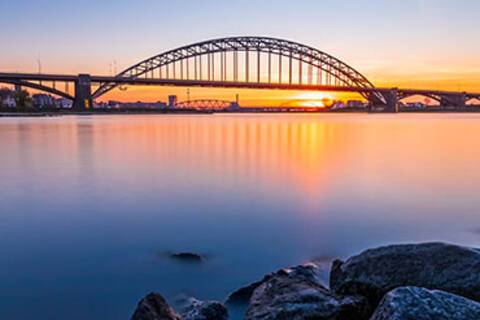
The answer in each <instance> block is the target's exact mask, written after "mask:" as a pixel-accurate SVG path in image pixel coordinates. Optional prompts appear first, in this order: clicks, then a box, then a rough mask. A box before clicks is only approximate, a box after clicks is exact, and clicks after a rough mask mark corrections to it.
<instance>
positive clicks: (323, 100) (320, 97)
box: [292, 92, 335, 108]
mask: <svg viewBox="0 0 480 320" xmlns="http://www.w3.org/2000/svg"><path fill="white" fill-rule="evenodd" d="M292 99H293V100H295V101H297V102H299V103H300V104H301V105H302V106H306V107H319V108H321V107H325V106H326V105H327V104H328V103H329V102H331V101H333V100H334V99H335V97H334V96H333V95H331V94H328V93H325V92H302V93H299V94H297V95H294V96H292Z"/></svg>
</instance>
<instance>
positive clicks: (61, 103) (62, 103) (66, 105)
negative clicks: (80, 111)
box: [55, 98, 73, 109]
mask: <svg viewBox="0 0 480 320" xmlns="http://www.w3.org/2000/svg"><path fill="white" fill-rule="evenodd" d="M55 104H56V106H57V107H58V108H60V109H70V108H72V106H73V101H72V100H69V99H66V98H60V99H57V101H56V102H55Z"/></svg>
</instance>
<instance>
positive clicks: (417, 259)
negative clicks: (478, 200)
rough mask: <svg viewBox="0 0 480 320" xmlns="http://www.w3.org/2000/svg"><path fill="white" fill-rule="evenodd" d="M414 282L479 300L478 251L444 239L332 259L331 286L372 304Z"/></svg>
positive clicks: (479, 272) (479, 268)
mask: <svg viewBox="0 0 480 320" xmlns="http://www.w3.org/2000/svg"><path fill="white" fill-rule="evenodd" d="M404 286H416V287H424V288H427V289H438V290H443V291H447V292H450V293H455V294H458V295H461V296H464V297H467V298H470V299H473V300H480V251H479V250H478V249H472V248H466V247H460V246H455V245H449V244H443V243H426V244H418V245H394V246H387V247H382V248H378V249H371V250H367V251H365V252H363V253H361V254H360V255H358V256H355V257H352V258H350V259H348V260H347V261H346V262H342V261H338V260H337V261H334V262H333V266H332V271H331V274H330V287H331V289H332V290H333V291H334V292H335V293H336V294H341V295H362V296H364V297H366V298H367V299H368V300H369V302H370V305H371V306H372V307H374V306H376V305H377V304H378V303H379V302H380V300H381V299H382V298H383V296H384V295H385V294H386V293H387V292H389V291H391V290H393V289H395V288H398V287H404Z"/></svg>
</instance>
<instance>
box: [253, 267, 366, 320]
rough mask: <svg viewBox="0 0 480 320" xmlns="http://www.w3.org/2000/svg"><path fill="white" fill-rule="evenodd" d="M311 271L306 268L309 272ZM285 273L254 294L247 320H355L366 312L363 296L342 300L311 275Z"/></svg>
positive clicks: (292, 272) (293, 272)
mask: <svg viewBox="0 0 480 320" xmlns="http://www.w3.org/2000/svg"><path fill="white" fill-rule="evenodd" d="M308 270H309V269H306V271H308ZM302 271H304V270H303V269H300V272H296V271H295V270H294V269H286V270H281V271H279V272H277V273H275V274H273V275H271V276H270V279H268V280H267V281H266V282H264V283H263V284H261V285H260V286H259V287H258V288H256V289H255V290H254V292H253V295H252V297H251V300H250V305H249V306H248V309H247V313H246V317H245V319H246V320H287V319H288V320H304V319H317V320H351V319H362V318H363V317H364V313H365V304H364V299H363V298H361V297H353V296H351V297H339V296H337V295H334V294H333V293H331V292H330V291H329V290H328V289H326V288H325V287H323V286H322V285H321V284H319V283H318V282H317V281H315V279H312V275H311V274H310V273H309V272H306V273H303V272H302Z"/></svg>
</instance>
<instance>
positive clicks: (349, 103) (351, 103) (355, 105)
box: [347, 100, 366, 108]
mask: <svg viewBox="0 0 480 320" xmlns="http://www.w3.org/2000/svg"><path fill="white" fill-rule="evenodd" d="M347 107H348V108H365V107H366V104H365V103H364V102H363V101H360V100H349V101H347Z"/></svg>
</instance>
